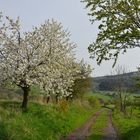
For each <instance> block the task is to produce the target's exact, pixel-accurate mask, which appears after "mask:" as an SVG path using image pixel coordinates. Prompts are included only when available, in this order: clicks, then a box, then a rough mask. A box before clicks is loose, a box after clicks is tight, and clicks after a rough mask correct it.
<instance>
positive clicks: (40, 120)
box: [0, 101, 97, 140]
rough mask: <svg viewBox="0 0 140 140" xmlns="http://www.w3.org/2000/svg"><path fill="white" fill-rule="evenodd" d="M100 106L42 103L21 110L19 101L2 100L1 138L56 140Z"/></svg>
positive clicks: (81, 122) (0, 114) (78, 103)
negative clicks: (25, 110)
mask: <svg viewBox="0 0 140 140" xmlns="http://www.w3.org/2000/svg"><path fill="white" fill-rule="evenodd" d="M96 110H97V108H96V109H93V108H91V107H90V106H89V105H88V104H87V103H86V102H85V103H81V102H80V101H75V102H72V103H65V102H62V103H61V104H59V105H57V104H48V105H40V104H37V103H30V104H29V110H28V112H26V113H25V112H24V113H23V112H21V109H20V103H18V102H10V101H8V102H7V101H6V102H0V140H19V139H20V140H43V139H44V140H57V139H60V137H61V136H65V135H68V134H69V133H70V132H71V131H72V130H73V129H75V128H77V127H79V126H80V125H82V124H83V123H84V122H85V121H86V120H87V119H88V118H89V117H90V115H91V114H92V113H93V112H95V111H96Z"/></svg>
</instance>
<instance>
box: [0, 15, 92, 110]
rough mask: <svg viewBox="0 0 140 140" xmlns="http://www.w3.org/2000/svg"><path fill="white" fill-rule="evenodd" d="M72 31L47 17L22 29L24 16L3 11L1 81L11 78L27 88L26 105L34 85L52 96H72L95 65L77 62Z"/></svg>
mask: <svg viewBox="0 0 140 140" xmlns="http://www.w3.org/2000/svg"><path fill="white" fill-rule="evenodd" d="M76 47H77V46H76V44H74V43H73V42H71V41H70V34H69V32H68V31H67V30H65V29H63V27H62V25H61V24H60V23H57V22H56V21H54V20H51V21H49V20H48V21H45V23H44V24H41V25H40V26H39V27H33V29H32V30H31V31H28V32H23V33H21V26H20V20H19V18H17V19H16V20H13V19H12V18H10V17H3V16H2V13H1V14H0V82H1V84H2V83H4V82H6V81H8V82H9V83H11V84H15V85H17V86H18V87H20V88H21V89H22V90H23V102H22V108H25V109H26V108H27V102H28V95H29V91H30V88H31V86H32V85H34V84H35V85H39V86H40V88H41V89H42V90H44V91H45V93H47V94H48V95H49V96H51V95H55V96H56V97H57V98H63V97H65V98H66V97H69V96H72V90H73V85H74V83H75V81H76V80H78V79H83V78H87V77H88V76H89V74H90V73H91V68H90V66H89V65H86V64H85V63H84V62H83V61H81V62H77V61H76V59H75V54H74V49H75V48H76Z"/></svg>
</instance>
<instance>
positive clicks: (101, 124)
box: [87, 110, 108, 140]
mask: <svg viewBox="0 0 140 140" xmlns="http://www.w3.org/2000/svg"><path fill="white" fill-rule="evenodd" d="M107 123H108V112H107V110H104V111H103V112H102V113H101V115H100V116H99V117H98V118H97V119H96V122H95V123H94V125H93V126H92V132H93V134H91V136H89V137H88V139H87V140H101V139H102V137H103V135H104V129H105V128H106V127H107Z"/></svg>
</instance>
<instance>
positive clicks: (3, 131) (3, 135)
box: [0, 122, 10, 140]
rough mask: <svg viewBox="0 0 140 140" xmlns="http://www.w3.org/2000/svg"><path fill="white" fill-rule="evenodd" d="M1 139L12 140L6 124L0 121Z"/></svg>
mask: <svg viewBox="0 0 140 140" xmlns="http://www.w3.org/2000/svg"><path fill="white" fill-rule="evenodd" d="M0 140H10V138H9V135H8V132H7V130H6V127H5V124H4V123H3V122H0Z"/></svg>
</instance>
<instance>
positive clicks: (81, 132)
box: [61, 110, 103, 140]
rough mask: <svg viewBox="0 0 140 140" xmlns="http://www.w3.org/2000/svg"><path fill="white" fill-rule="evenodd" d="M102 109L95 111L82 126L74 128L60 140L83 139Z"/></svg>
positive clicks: (87, 134)
mask: <svg viewBox="0 0 140 140" xmlns="http://www.w3.org/2000/svg"><path fill="white" fill-rule="evenodd" d="M102 111H103V110H100V111H98V112H96V113H95V114H94V115H93V116H92V117H91V118H90V119H89V120H88V121H87V122H86V123H85V124H84V125H83V126H82V127H80V128H78V129H76V130H74V131H73V132H72V133H71V134H69V135H68V136H67V137H66V138H62V139H61V140H85V139H86V138H87V137H88V136H89V135H90V134H91V133H90V130H91V128H92V126H93V124H94V123H95V121H96V119H97V117H98V116H99V115H100V114H101V113H102Z"/></svg>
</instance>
